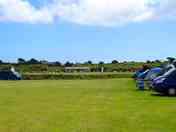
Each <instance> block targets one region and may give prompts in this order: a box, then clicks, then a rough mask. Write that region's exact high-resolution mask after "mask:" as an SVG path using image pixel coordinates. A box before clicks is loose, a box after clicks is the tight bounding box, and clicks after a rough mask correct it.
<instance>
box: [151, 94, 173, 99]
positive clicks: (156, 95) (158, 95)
mask: <svg viewBox="0 0 176 132" xmlns="http://www.w3.org/2000/svg"><path fill="white" fill-rule="evenodd" d="M151 96H155V97H169V98H176V96H171V95H167V94H160V93H152V94H151Z"/></svg>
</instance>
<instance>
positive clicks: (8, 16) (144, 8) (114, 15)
mask: <svg viewBox="0 0 176 132" xmlns="http://www.w3.org/2000/svg"><path fill="white" fill-rule="evenodd" d="M47 3H48V4H47V5H45V6H41V7H40V8H36V7H35V6H34V5H32V4H30V3H29V1H28V0H0V21H14V22H28V23H52V22H54V21H55V20H56V19H55V18H57V17H58V18H59V20H62V21H69V22H74V23H78V24H89V25H100V26H116V25H122V24H126V23H131V22H141V21H145V20H150V19H160V18H162V17H175V15H176V1H175V0H48V2H47Z"/></svg>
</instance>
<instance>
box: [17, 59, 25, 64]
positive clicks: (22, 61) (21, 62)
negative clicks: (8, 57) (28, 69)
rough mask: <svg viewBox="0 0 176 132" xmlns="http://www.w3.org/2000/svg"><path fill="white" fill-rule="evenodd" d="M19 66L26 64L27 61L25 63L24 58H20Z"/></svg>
mask: <svg viewBox="0 0 176 132" xmlns="http://www.w3.org/2000/svg"><path fill="white" fill-rule="evenodd" d="M17 61H18V64H25V63H26V61H25V59H23V58H18V60H17Z"/></svg>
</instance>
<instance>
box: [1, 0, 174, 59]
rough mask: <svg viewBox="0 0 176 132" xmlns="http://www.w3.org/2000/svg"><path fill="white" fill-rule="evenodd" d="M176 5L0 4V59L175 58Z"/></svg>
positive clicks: (72, 0) (97, 0) (99, 0)
mask: <svg viewBox="0 0 176 132" xmlns="http://www.w3.org/2000/svg"><path fill="white" fill-rule="evenodd" d="M175 36H176V1H175V0H0V44H1V45H0V46H1V52H0V59H3V60H7V61H14V60H16V58H18V57H23V58H26V59H29V58H31V57H35V58H38V59H49V60H60V61H67V60H70V61H86V60H93V61H100V60H104V61H110V60H112V59H117V60H148V59H160V58H161V59H163V58H165V57H167V56H175V55H176V54H175V53H176V51H175V50H176V45H175V42H176V37H175Z"/></svg>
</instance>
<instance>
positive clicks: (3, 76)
mask: <svg viewBox="0 0 176 132" xmlns="http://www.w3.org/2000/svg"><path fill="white" fill-rule="evenodd" d="M21 79H22V77H21V75H20V74H19V73H18V72H16V71H14V70H1V71H0V80H21Z"/></svg>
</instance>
